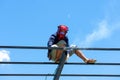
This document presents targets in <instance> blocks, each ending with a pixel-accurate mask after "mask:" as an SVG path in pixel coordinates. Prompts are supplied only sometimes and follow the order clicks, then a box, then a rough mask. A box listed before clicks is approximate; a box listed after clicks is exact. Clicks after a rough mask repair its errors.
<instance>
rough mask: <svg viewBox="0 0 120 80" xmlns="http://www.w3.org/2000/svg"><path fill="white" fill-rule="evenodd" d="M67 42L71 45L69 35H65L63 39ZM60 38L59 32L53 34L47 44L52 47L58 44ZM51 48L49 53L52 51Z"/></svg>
mask: <svg viewBox="0 0 120 80" xmlns="http://www.w3.org/2000/svg"><path fill="white" fill-rule="evenodd" d="M63 40H64V41H65V42H66V47H69V39H68V37H67V36H65V38H64V39H63ZM59 41H60V40H59V39H58V36H57V33H55V34H52V35H51V36H50V38H49V41H48V43H47V46H48V47H51V46H52V45H53V44H57V43H58V42H59ZM50 51H51V50H50V49H49V50H48V53H49V52H50Z"/></svg>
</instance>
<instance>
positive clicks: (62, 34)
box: [57, 25, 68, 40]
mask: <svg viewBox="0 0 120 80" xmlns="http://www.w3.org/2000/svg"><path fill="white" fill-rule="evenodd" d="M67 31H68V27H67V26H65V25H59V26H58V31H57V35H58V38H59V40H62V39H64V37H65V35H66V33H67Z"/></svg>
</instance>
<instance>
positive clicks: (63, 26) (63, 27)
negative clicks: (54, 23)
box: [58, 25, 68, 33]
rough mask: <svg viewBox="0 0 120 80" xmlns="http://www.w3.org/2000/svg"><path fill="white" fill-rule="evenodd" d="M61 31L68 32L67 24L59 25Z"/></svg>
mask: <svg viewBox="0 0 120 80" xmlns="http://www.w3.org/2000/svg"><path fill="white" fill-rule="evenodd" d="M60 31H65V32H66V33H67V31H68V27H67V26H65V25H59V26H58V32H60Z"/></svg>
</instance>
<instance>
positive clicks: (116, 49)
mask: <svg viewBox="0 0 120 80" xmlns="http://www.w3.org/2000/svg"><path fill="white" fill-rule="evenodd" d="M0 48H11V49H63V50H67V49H77V50H112V51H120V48H71V47H65V48H61V47H43V46H0Z"/></svg>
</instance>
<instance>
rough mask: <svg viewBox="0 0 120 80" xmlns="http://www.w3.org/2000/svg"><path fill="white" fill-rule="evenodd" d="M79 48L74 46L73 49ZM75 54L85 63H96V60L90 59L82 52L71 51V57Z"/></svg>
mask: <svg viewBox="0 0 120 80" xmlns="http://www.w3.org/2000/svg"><path fill="white" fill-rule="evenodd" d="M75 47H77V46H75V45H72V46H71V48H75ZM73 53H75V54H76V55H77V56H78V57H79V58H81V59H82V60H83V61H84V62H85V63H95V62H96V60H94V59H88V58H87V57H86V56H85V55H84V54H83V53H82V51H80V50H71V51H70V56H71V55H72V54H73Z"/></svg>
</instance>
